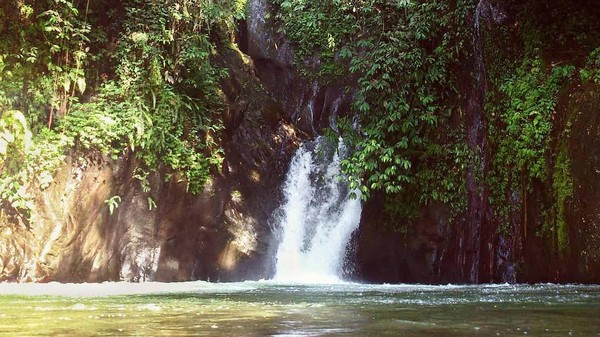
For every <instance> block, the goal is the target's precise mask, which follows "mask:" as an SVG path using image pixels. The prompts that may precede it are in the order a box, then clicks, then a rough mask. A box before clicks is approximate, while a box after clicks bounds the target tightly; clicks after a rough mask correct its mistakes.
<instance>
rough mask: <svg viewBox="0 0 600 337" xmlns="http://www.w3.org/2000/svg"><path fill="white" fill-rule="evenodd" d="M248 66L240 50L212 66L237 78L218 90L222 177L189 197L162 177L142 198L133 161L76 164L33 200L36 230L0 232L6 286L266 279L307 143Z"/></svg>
mask: <svg viewBox="0 0 600 337" xmlns="http://www.w3.org/2000/svg"><path fill="white" fill-rule="evenodd" d="M246 61H247V60H246ZM246 61H244V60H243V55H241V54H239V53H237V52H235V51H233V50H228V51H226V52H224V53H223V54H222V55H221V58H220V59H219V60H217V62H221V63H222V65H223V66H224V67H228V68H229V69H230V78H228V79H226V80H225V81H224V83H223V87H224V88H223V89H224V92H225V93H226V94H227V99H228V103H229V111H228V113H229V114H230V117H231V118H230V120H229V122H228V121H227V120H226V121H225V122H226V125H227V130H226V132H225V134H224V135H223V147H224V150H225V158H224V164H223V169H222V172H220V173H215V174H214V175H213V177H212V179H211V180H210V181H209V182H207V184H206V186H205V189H204V191H203V192H202V193H200V194H199V195H191V194H188V193H187V192H186V188H185V183H182V182H180V179H179V178H178V176H177V175H176V174H175V175H174V176H173V177H171V178H170V179H167V178H166V175H165V174H164V172H161V171H159V172H155V173H153V174H151V175H150V176H149V177H148V181H149V184H150V187H151V188H150V192H144V191H143V190H142V188H141V185H140V182H139V181H138V180H137V179H135V178H134V170H135V168H136V167H137V162H136V159H135V158H134V156H132V155H131V154H128V155H126V156H124V157H123V158H121V159H120V160H118V161H116V162H115V161H111V160H109V159H106V158H103V157H94V158H91V157H89V155H85V154H81V153H76V154H74V155H73V156H71V157H70V159H69V160H68V161H67V162H66V163H65V164H64V165H63V167H62V168H60V169H59V171H58V172H57V174H56V176H55V179H54V182H53V184H52V185H51V186H50V187H49V188H48V189H46V190H45V191H42V192H40V193H39V194H38V195H36V212H35V213H34V214H33V221H32V223H33V224H34V225H33V226H32V228H31V230H26V229H25V228H24V227H23V228H18V227H1V228H0V243H1V244H0V281H38V282H46V281H61V282H101V281H109V280H110V281H118V280H125V281H151V280H154V281H184V280H196V279H202V280H212V281H217V280H221V281H227V280H244V279H258V278H266V277H268V276H269V275H270V273H271V272H272V271H271V269H270V268H271V266H270V265H269V261H270V258H269V257H270V254H271V249H272V247H271V242H270V238H271V237H272V235H271V233H270V229H269V225H268V223H269V217H270V216H271V213H272V211H273V209H274V208H275V207H277V206H278V200H279V199H280V198H279V194H280V191H279V186H280V185H281V183H282V181H283V179H284V176H285V173H286V171H287V166H288V163H289V160H290V158H291V157H292V154H293V153H294V151H295V149H296V148H297V147H298V145H299V143H300V137H301V136H302V134H301V133H299V132H298V131H297V130H296V129H295V128H294V126H293V125H291V124H289V123H286V122H285V121H284V120H283V119H282V116H281V112H278V111H274V110H277V108H273V106H272V105H273V104H272V100H271V99H270V98H269V96H268V95H265V93H264V91H262V89H261V86H260V83H259V82H258V79H257V78H256V76H255V75H254V74H255V73H256V69H255V68H254V67H253V65H252V64H251V62H246ZM73 158H76V159H73ZM114 197H118V198H114ZM149 198H151V200H152V201H154V203H155V205H154V204H153V203H152V201H150V199H149ZM111 199H112V200H113V201H114V205H113V209H112V214H111V209H110V207H109V203H108V202H107V201H108V200H111Z"/></svg>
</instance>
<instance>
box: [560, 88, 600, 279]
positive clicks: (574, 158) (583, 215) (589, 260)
mask: <svg viewBox="0 0 600 337" xmlns="http://www.w3.org/2000/svg"><path fill="white" fill-rule="evenodd" d="M577 89H578V90H577V91H576V92H575V93H573V94H571V95H569V96H568V97H569V98H568V102H567V105H566V107H567V109H568V110H567V111H566V112H567V113H568V114H569V115H570V116H571V118H572V119H571V120H572V121H573V126H572V132H571V136H570V140H569V144H568V146H569V153H570V160H571V174H572V178H573V197H572V199H571V200H567V206H566V207H567V209H568V210H570V211H568V212H567V214H566V217H567V226H568V239H569V252H570V258H569V259H568V260H567V261H566V262H567V264H568V265H567V267H566V268H565V269H566V270H568V271H569V272H568V274H572V275H576V278H574V279H573V281H577V282H598V280H600V114H599V113H598V112H599V111H600V85H598V84H587V85H583V86H582V87H579V88H577Z"/></svg>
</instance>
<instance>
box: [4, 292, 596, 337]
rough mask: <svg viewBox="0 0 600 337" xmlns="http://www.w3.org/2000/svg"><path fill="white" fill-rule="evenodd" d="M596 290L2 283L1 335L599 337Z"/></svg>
mask: <svg viewBox="0 0 600 337" xmlns="http://www.w3.org/2000/svg"><path fill="white" fill-rule="evenodd" d="M599 313H600V286H583V285H553V284H542V285H473V286H456V285H448V286H425V285H366V284H357V283H338V284H312V285H307V284H304V285H302V284H282V283H275V282H272V281H258V282H240V283H208V282H184V283H152V282H149V283H139V284H136V283H102V284H56V283H50V284H9V283H5V284H0V336H339V335H341V336H496V335H500V336H524V335H530V336H600V315H599Z"/></svg>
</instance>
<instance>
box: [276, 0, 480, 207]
mask: <svg viewBox="0 0 600 337" xmlns="http://www.w3.org/2000/svg"><path fill="white" fill-rule="evenodd" d="M273 3H274V4H275V5H276V6H277V13H278V19H279V20H280V21H281V24H282V29H283V31H284V32H285V33H286V35H287V36H288V37H289V38H290V39H291V40H292V42H293V43H295V44H296V47H297V51H298V53H297V55H296V56H297V57H298V59H297V60H296V63H297V64H301V65H302V64H303V63H301V61H302V60H306V59H307V58H308V57H312V56H317V57H318V58H319V62H318V63H316V64H317V65H318V67H317V68H314V67H313V68H310V67H305V68H308V69H305V71H311V72H312V74H313V76H320V77H325V79H327V77H332V76H333V77H335V76H340V74H343V75H344V76H351V77H353V78H357V79H358V80H357V81H358V86H357V92H356V93H355V96H354V97H355V98H354V102H353V106H352V110H353V114H352V115H354V116H357V117H356V119H342V120H340V121H339V126H340V130H341V133H342V136H343V138H344V140H345V141H346V142H348V143H349V144H350V145H351V147H352V148H353V149H354V152H353V154H352V156H351V157H350V158H347V159H345V160H343V162H342V168H343V170H344V172H345V173H346V174H347V179H348V183H349V185H350V187H351V188H356V187H359V186H360V189H361V191H362V196H363V198H368V197H369V195H371V194H372V192H373V191H383V192H384V193H386V194H388V195H397V199H398V200H409V199H410V200H414V196H415V195H419V196H420V198H419V200H418V201H417V203H416V204H415V203H410V204H411V205H414V207H409V208H412V209H413V210H414V209H416V208H417V207H418V206H419V205H420V204H423V203H427V202H430V201H438V200H439V201H444V202H447V203H449V204H452V205H455V206H456V207H461V206H462V205H463V204H464V203H462V202H461V201H460V200H462V199H463V195H461V193H463V192H464V186H463V185H464V183H463V180H464V179H463V175H464V171H463V170H464V167H465V164H466V162H465V160H467V158H468V156H466V155H465V154H464V153H463V152H461V151H462V150H459V149H464V146H462V144H464V134H463V133H462V131H463V130H462V124H461V123H460V122H457V121H456V119H455V116H456V115H458V114H459V111H458V108H457V104H456V103H457V101H456V99H457V96H458V92H457V89H456V88H457V86H458V79H457V78H456V77H455V75H456V73H455V72H452V71H451V69H454V68H456V67H458V62H459V61H458V60H460V59H461V58H464V57H465V56H466V55H465V54H463V53H464V51H465V47H467V46H469V45H470V43H469V41H470V32H469V31H468V30H465V29H464V28H463V27H464V26H466V25H467V18H468V15H469V13H470V11H472V10H473V9H474V6H473V3H472V2H470V1H457V2H456V3H454V2H452V3H449V2H447V1H428V2H416V1H381V0H368V1H362V2H361V3H360V4H359V3H356V2H354V1H347V0H336V1H332V2H323V1H315V0H303V1H288V0H275V1H273ZM314 63H315V62H312V63H310V64H308V65H311V66H312V65H314ZM443 125H452V126H453V128H454V129H458V131H457V132H454V131H451V128H449V129H446V130H447V132H441V133H440V132H439V131H438V129H439V128H440V127H442V126H443ZM447 172H452V174H447ZM388 200H394V198H388ZM390 204H393V205H395V206H393V205H391V206H390V207H391V208H390V209H397V213H399V214H408V213H414V212H410V211H405V210H400V209H399V208H398V207H400V206H399V203H398V202H391V203H390ZM406 205H407V203H403V204H402V208H406V207H404V206H406Z"/></svg>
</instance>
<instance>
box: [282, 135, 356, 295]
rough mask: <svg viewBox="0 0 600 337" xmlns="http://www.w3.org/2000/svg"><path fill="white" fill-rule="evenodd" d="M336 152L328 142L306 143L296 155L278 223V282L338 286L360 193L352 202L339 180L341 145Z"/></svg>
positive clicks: (344, 186)
mask: <svg viewBox="0 0 600 337" xmlns="http://www.w3.org/2000/svg"><path fill="white" fill-rule="evenodd" d="M339 144H340V147H339V148H338V149H337V151H336V149H335V148H334V147H333V146H332V145H331V144H330V143H329V142H328V140H327V139H326V138H324V137H319V138H317V139H316V140H315V141H313V142H310V143H305V144H303V145H302V146H301V147H300V148H299V149H298V151H297V152H296V154H295V155H294V157H293V159H292V162H291V165H290V169H289V172H288V174H287V178H286V183H285V187H284V193H285V204H284V205H283V206H282V207H281V209H280V210H279V211H280V216H279V218H278V219H277V220H278V228H279V230H280V238H279V239H280V240H279V248H278V251H277V255H276V266H275V268H276V269H275V277H274V280H276V281H283V282H299V283H328V282H339V281H341V279H342V273H343V271H342V268H343V263H344V256H345V252H346V246H347V245H348V243H349V241H350V237H351V235H352V232H354V230H356V229H357V228H358V224H359V222H360V214H361V211H362V205H361V202H360V192H359V191H354V193H355V194H356V195H357V198H351V197H350V194H351V193H352V191H350V190H349V189H348V188H347V187H346V184H345V183H344V182H343V181H340V180H339V179H338V177H339V176H340V156H343V155H344V152H345V149H344V146H343V144H342V141H341V140H340V142H339Z"/></svg>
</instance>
